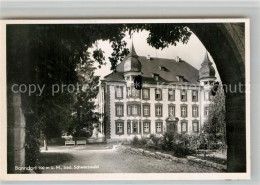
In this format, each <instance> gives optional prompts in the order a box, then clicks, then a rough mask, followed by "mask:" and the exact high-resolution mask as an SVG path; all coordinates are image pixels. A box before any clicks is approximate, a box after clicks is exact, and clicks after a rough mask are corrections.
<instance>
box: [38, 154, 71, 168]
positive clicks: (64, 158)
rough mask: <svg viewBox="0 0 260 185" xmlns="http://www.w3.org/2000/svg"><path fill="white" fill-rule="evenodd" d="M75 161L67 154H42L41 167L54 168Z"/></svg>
mask: <svg viewBox="0 0 260 185" xmlns="http://www.w3.org/2000/svg"><path fill="white" fill-rule="evenodd" d="M72 160H73V156H72V155H71V154H65V153H56V152H55V153H54V152H53V153H41V155H40V161H39V166H54V165H59V164H63V163H65V162H69V161H72Z"/></svg>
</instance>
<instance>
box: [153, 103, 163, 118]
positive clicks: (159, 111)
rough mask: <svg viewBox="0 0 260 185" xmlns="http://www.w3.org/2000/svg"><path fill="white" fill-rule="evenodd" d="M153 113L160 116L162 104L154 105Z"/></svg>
mask: <svg viewBox="0 0 260 185" xmlns="http://www.w3.org/2000/svg"><path fill="white" fill-rule="evenodd" d="M155 115H156V116H162V106H161V105H157V106H155Z"/></svg>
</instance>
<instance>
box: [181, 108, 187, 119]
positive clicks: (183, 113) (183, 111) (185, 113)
mask: <svg viewBox="0 0 260 185" xmlns="http://www.w3.org/2000/svg"><path fill="white" fill-rule="evenodd" d="M181 117H187V106H186V105H185V106H181Z"/></svg>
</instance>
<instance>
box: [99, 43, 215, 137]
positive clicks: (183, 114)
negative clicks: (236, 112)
mask: <svg viewBox="0 0 260 185" xmlns="http://www.w3.org/2000/svg"><path fill="white" fill-rule="evenodd" d="M137 75H141V76H142V82H143V86H142V89H141V90H137V89H135V87H134V83H133V81H134V78H135V77H136V76H137ZM215 79H216V78H215V69H214V68H213V66H212V63H211V62H210V60H209V57H208V54H207V53H206V55H205V58H204V61H203V62H202V64H201V68H200V70H197V69H196V68H194V67H193V66H191V65H190V64H188V63H187V62H185V61H184V60H182V59H181V58H179V57H177V58H176V59H175V60H174V59H163V58H154V57H150V56H147V57H145V56H138V55H137V53H136V51H135V48H134V46H133V44H132V47H131V49H130V53H129V54H128V55H127V56H126V58H125V59H124V60H123V61H122V62H121V63H120V64H119V65H118V66H117V69H116V71H115V72H112V73H111V74H109V75H107V76H105V77H104V79H103V80H102V81H101V85H100V88H99V95H98V106H99V112H100V113H101V117H100V122H101V127H100V131H101V132H102V134H104V135H105V136H106V138H107V139H115V140H121V139H130V138H132V137H134V136H138V137H146V136H149V135H150V134H157V135H162V134H163V133H165V132H166V131H170V130H171V131H174V132H177V133H198V132H199V131H200V129H201V127H202V125H203V123H204V122H205V120H206V119H207V116H208V114H209V104H210V103H211V101H212V99H213V97H212V95H211V92H210V90H211V88H212V85H213V83H214V81H215Z"/></svg>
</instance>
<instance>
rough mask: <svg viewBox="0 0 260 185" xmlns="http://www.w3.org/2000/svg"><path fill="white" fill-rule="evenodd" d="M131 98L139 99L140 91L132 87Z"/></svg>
mask: <svg viewBox="0 0 260 185" xmlns="http://www.w3.org/2000/svg"><path fill="white" fill-rule="evenodd" d="M131 95H132V97H133V98H139V97H140V90H137V89H135V88H134V87H132V94H131Z"/></svg>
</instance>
